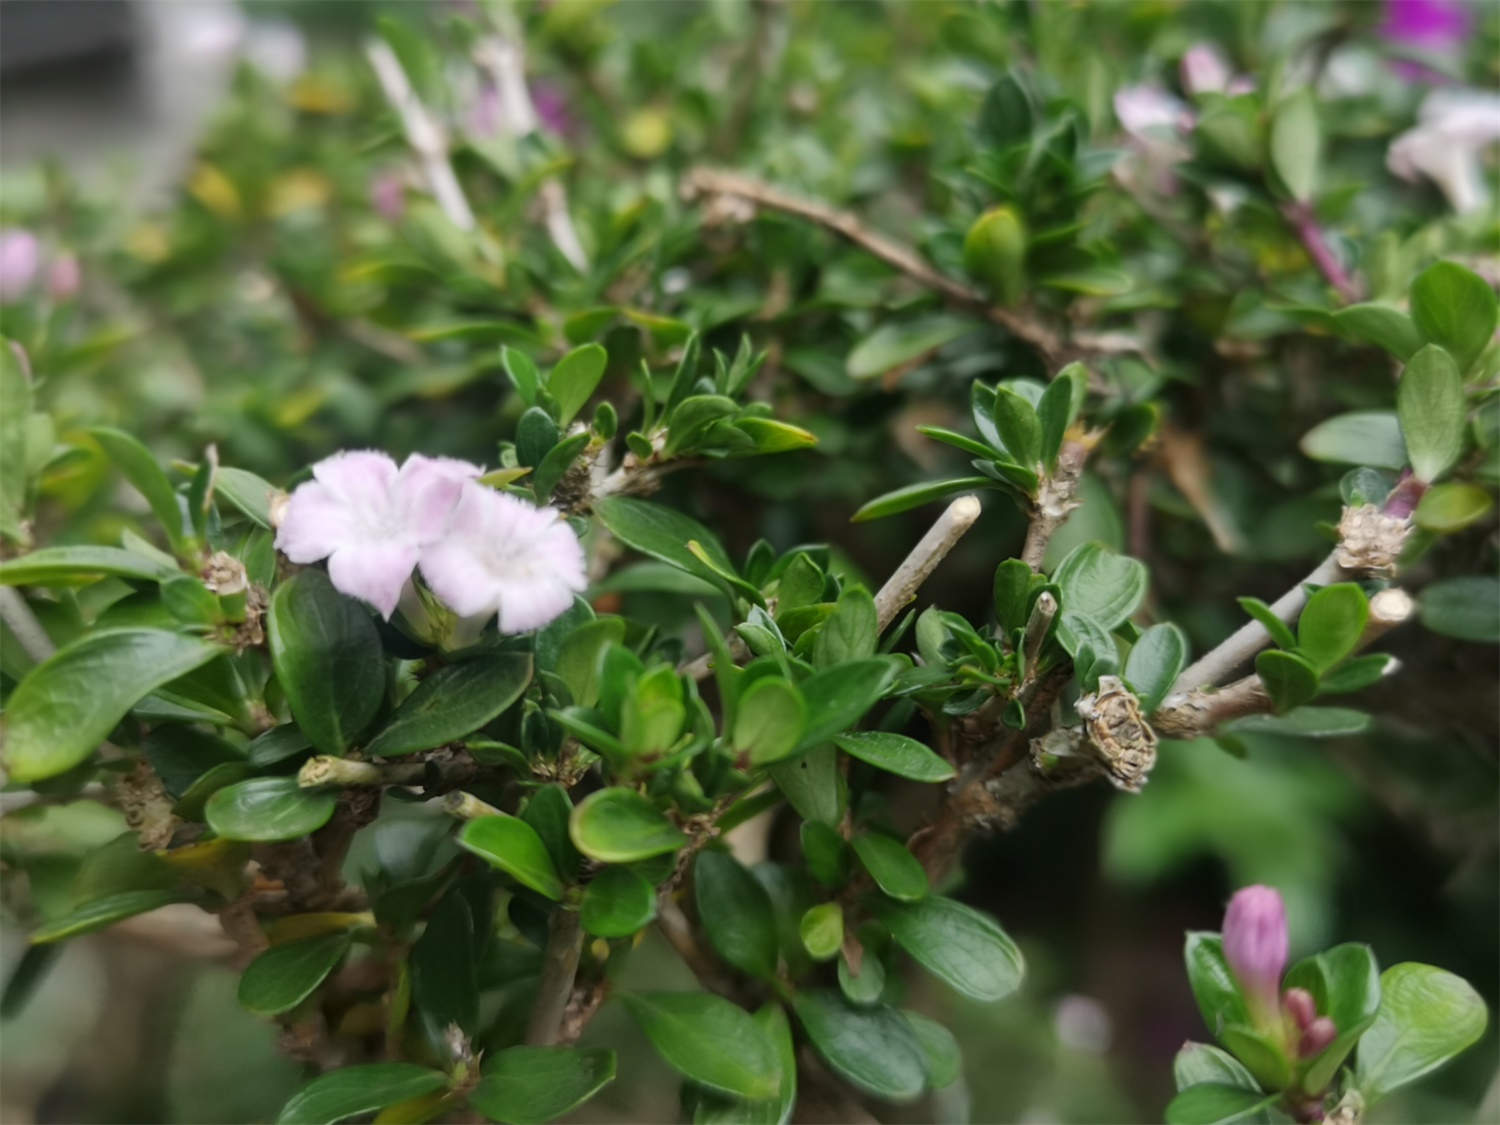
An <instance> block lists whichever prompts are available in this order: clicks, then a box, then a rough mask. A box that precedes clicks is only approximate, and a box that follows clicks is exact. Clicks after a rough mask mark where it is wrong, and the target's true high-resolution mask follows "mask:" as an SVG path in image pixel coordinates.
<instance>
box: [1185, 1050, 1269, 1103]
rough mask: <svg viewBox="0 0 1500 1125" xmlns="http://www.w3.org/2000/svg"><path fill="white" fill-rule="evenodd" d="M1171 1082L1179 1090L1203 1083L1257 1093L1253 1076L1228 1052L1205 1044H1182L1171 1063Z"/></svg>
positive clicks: (1258, 1088) (1257, 1089)
mask: <svg viewBox="0 0 1500 1125" xmlns="http://www.w3.org/2000/svg"><path fill="white" fill-rule="evenodd" d="M1172 1079H1173V1081H1174V1082H1176V1084H1177V1089H1178V1090H1179V1091H1181V1090H1186V1089H1187V1088H1188V1087H1189V1086H1198V1085H1201V1084H1202V1083H1205V1082H1217V1083H1219V1084H1221V1085H1225V1086H1238V1087H1240V1088H1241V1089H1243V1090H1254V1091H1255V1092H1256V1093H1259V1092H1260V1086H1259V1085H1257V1084H1256V1081H1255V1076H1254V1075H1253V1074H1251V1073H1250V1072H1249V1071H1248V1070H1246V1069H1245V1064H1244V1063H1242V1062H1240V1060H1239V1059H1237V1058H1235V1057H1234V1056H1233V1055H1231V1054H1230V1053H1229V1052H1228V1051H1223V1050H1220V1049H1219V1048H1218V1047H1214V1046H1211V1045H1210V1044H1208V1043H1194V1042H1193V1041H1192V1040H1189V1041H1188V1042H1186V1043H1184V1044H1183V1045H1182V1046H1181V1047H1180V1048H1178V1050H1177V1055H1176V1057H1175V1058H1174V1059H1173V1060H1172Z"/></svg>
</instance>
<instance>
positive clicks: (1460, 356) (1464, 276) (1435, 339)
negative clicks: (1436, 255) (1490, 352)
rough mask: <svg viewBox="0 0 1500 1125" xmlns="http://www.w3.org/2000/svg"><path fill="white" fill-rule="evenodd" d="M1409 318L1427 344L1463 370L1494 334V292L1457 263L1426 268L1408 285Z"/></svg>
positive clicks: (1471, 272)
mask: <svg viewBox="0 0 1500 1125" xmlns="http://www.w3.org/2000/svg"><path fill="white" fill-rule="evenodd" d="M1411 316H1412V320H1414V321H1416V324H1417V327H1418V328H1419V329H1421V331H1422V335H1423V336H1425V337H1426V338H1427V340H1428V342H1429V343H1432V344H1437V345H1438V346H1440V347H1442V348H1444V349H1446V350H1447V352H1448V354H1449V355H1451V356H1452V357H1453V359H1454V360H1455V361H1456V362H1457V364H1458V368H1459V370H1460V371H1467V370H1468V369H1469V367H1470V365H1471V364H1473V362H1474V361H1475V360H1476V359H1478V358H1479V353H1480V352H1482V351H1484V349H1485V347H1486V346H1487V345H1488V344H1489V342H1490V339H1491V338H1492V337H1493V336H1494V335H1495V324H1496V319H1497V316H1500V310H1497V307H1496V299H1495V291H1494V290H1493V289H1492V288H1490V284H1489V282H1487V281H1485V280H1484V278H1482V277H1480V276H1479V275H1478V274H1476V273H1475V272H1474V271H1473V270H1470V269H1465V268H1464V267H1463V266H1461V265H1459V264H1458V263H1457V262H1437V263H1435V264H1434V265H1431V266H1428V267H1427V268H1426V269H1425V270H1423V271H1422V272H1421V273H1420V274H1418V275H1417V278H1416V280H1415V281H1413V282H1412V283H1411Z"/></svg>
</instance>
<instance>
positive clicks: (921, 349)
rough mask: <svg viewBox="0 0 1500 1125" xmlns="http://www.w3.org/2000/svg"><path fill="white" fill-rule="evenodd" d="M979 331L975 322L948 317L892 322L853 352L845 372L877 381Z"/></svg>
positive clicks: (858, 377)
mask: <svg viewBox="0 0 1500 1125" xmlns="http://www.w3.org/2000/svg"><path fill="white" fill-rule="evenodd" d="M977 328H978V324H977V322H975V321H973V320H969V319H965V318H962V317H955V316H949V315H947V314H944V313H938V314H934V315H932V316H927V317H921V318H918V319H916V320H908V321H889V320H888V321H886V322H885V323H883V324H881V325H880V327H878V328H877V329H875V331H874V332H872V333H871V334H870V335H868V336H866V337H865V338H864V339H863V340H861V341H860V342H859V343H858V344H856V345H855V346H854V347H853V349H852V350H850V352H849V357H848V359H847V360H846V361H845V364H844V369H845V371H846V372H847V373H848V375H849V378H851V379H873V378H875V377H876V376H877V375H884V374H885V373H886V372H887V371H890V370H891V369H892V368H895V367H903V366H905V365H906V364H909V363H913V362H915V361H918V360H921V359H922V358H923V357H924V356H926V355H927V354H928V353H930V352H935V351H937V350H938V349H939V348H941V347H943V346H944V345H945V344H951V343H952V342H953V341H954V340H957V339H959V338H960V337H962V336H967V335H969V334H970V333H971V332H973V331H975V330H976V329H977Z"/></svg>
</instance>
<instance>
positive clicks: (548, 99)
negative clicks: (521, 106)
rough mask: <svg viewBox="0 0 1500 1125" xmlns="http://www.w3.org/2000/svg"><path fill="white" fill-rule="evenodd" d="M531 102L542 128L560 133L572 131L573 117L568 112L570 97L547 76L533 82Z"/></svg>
mask: <svg viewBox="0 0 1500 1125" xmlns="http://www.w3.org/2000/svg"><path fill="white" fill-rule="evenodd" d="M531 104H532V106H533V107H534V108H535V109H536V116H537V120H538V121H540V122H541V124H542V128H544V129H547V130H550V131H551V132H553V133H557V134H560V135H561V134H567V133H570V132H572V130H573V117H572V115H571V114H570V113H569V112H568V97H567V95H566V94H565V93H563V90H562V87H560V86H558V85H556V84H555V83H552V82H548V81H547V80H546V79H545V78H538V79H536V80H535V81H534V82H532V83H531Z"/></svg>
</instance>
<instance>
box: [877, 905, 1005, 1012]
mask: <svg viewBox="0 0 1500 1125" xmlns="http://www.w3.org/2000/svg"><path fill="white" fill-rule="evenodd" d="M877 913H878V914H879V917H880V920H881V921H882V922H884V923H885V925H886V928H887V929H889V930H890V931H891V937H893V938H894V939H895V940H896V944H897V945H899V946H901V948H902V949H904V950H906V952H907V953H909V954H911V956H912V959H913V960H915V961H916V962H917V963H918V964H920V965H921V966H923V968H925V969H927V970H928V971H929V972H931V973H932V974H933V975H935V976H937V977H939V978H941V979H942V980H944V981H946V982H947V983H948V984H949V985H950V986H952V987H953V988H954V989H956V990H957V991H959V992H962V993H963V994H964V995H965V996H969V997H972V998H973V999H975V1000H982V1001H985V1002H991V1001H995V1000H1001V999H1004V998H1005V997H1006V996H1009V995H1010V994H1011V993H1012V992H1014V991H1015V990H1016V989H1017V988H1018V987H1019V986H1020V984H1021V977H1022V974H1023V973H1024V972H1025V961H1024V960H1023V959H1022V957H1021V950H1020V949H1019V948H1018V947H1017V946H1016V943H1015V942H1013V941H1011V939H1010V936H1009V935H1008V934H1006V932H1005V931H1004V930H1002V929H1001V928H1000V926H999V924H998V923H997V922H996V921H995V920H994V919H993V918H990V917H989V916H987V915H985V914H981V913H980V912H979V911H977V910H975V909H973V908H972V907H970V906H966V905H964V904H963V903H961V902H956V901H955V900H953V899H951V898H943V897H942V896H940V895H928V896H927V897H926V898H924V899H922V900H921V901H920V902H912V903H896V902H882V903H881V904H880V906H879V907H878V909H877Z"/></svg>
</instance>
